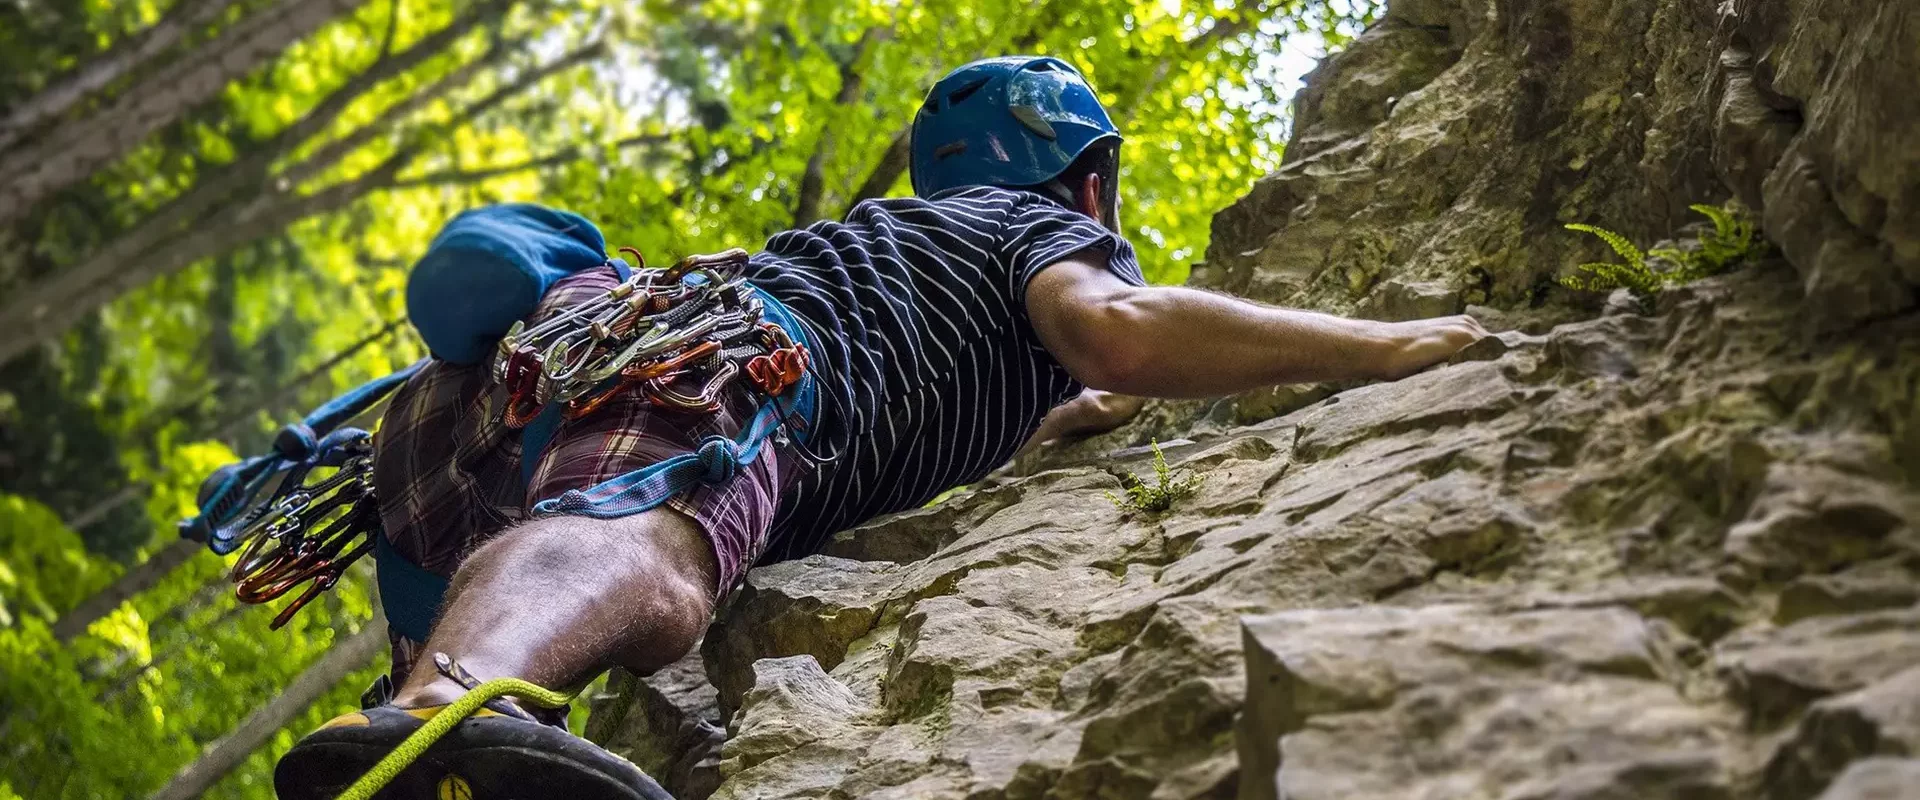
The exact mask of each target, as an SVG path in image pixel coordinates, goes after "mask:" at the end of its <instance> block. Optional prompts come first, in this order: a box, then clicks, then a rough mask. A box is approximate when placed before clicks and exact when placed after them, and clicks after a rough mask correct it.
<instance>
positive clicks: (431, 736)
mask: <svg viewBox="0 0 1920 800" xmlns="http://www.w3.org/2000/svg"><path fill="white" fill-rule="evenodd" d="M506 695H513V696H514V697H518V698H520V699H521V700H525V701H527V702H528V703H531V704H533V705H537V706H540V707H541V708H559V707H561V706H564V705H566V704H567V702H568V701H570V700H572V699H573V695H570V694H567V693H565V692H556V691H554V690H552V689H548V688H546V687H543V686H536V685H534V684H532V683H528V682H527V681H523V680H521V679H519V678H495V679H493V680H490V681H487V682H486V683H482V684H480V685H479V686H475V687H473V689H471V690H469V691H468V692H467V693H466V695H465V696H463V697H461V698H460V699H458V700H455V701H453V703H451V704H449V705H448V706H447V707H446V708H443V709H440V713H438V714H435V715H433V718H432V719H429V720H427V724H425V725H422V726H420V730H417V731H414V732H413V733H412V734H411V735H409V736H408V737H407V738H406V739H404V740H402V741H401V742H400V745H399V746H398V747H395V748H393V752H391V753H388V754H387V757H386V758H382V759H380V763H378V764H374V765H373V769H371V770H368V771H367V774H365V775H362V776H360V780H357V781H354V782H353V785H352V786H349V787H347V790H346V791H345V792H343V793H341V795H340V797H339V798H338V800H370V798H372V797H373V793H374V792H378V791H380V790H381V789H384V788H386V786H387V784H389V783H392V782H393V779H394V778H395V777H397V776H399V774H400V771H401V770H404V769H406V768H407V767H408V766H411V765H412V764H413V762H415V761H417V760H419V759H420V754H421V753H425V752H426V751H427V748H428V747H432V746H433V743H434V742H437V741H440V737H442V736H445V735H447V731H450V730H453V726H455V725H458V724H460V721H461V720H464V719H466V718H467V717H468V716H469V715H471V714H472V713H473V712H475V711H478V710H480V707H481V706H483V705H486V703H487V701H489V700H492V699H494V698H496V697H504V696H506Z"/></svg>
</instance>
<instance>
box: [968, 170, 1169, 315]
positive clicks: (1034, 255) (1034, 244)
mask: <svg viewBox="0 0 1920 800" xmlns="http://www.w3.org/2000/svg"><path fill="white" fill-rule="evenodd" d="M1084 250H1101V251H1104V252H1105V253H1106V256H1107V261H1106V267H1107V271H1108V272H1111V273H1113V275H1114V277H1116V278H1119V279H1120V280H1122V281H1125V282H1127V283H1129V284H1132V285H1134V286H1145V285H1147V279H1146V277H1145V276H1144V275H1142V274H1141V273H1140V262H1139V261H1138V260H1137V259H1136V258H1135V257H1134V254H1133V245H1131V244H1129V243H1128V242H1127V240H1126V239H1123V238H1121V237H1120V236H1119V235H1118V234H1115V233H1114V232H1113V231H1110V230H1107V229H1106V228H1105V227H1103V226H1101V225H1100V223H1098V222H1095V221H1093V220H1092V219H1091V218H1089V217H1088V216H1086V215H1085V214H1080V213H1077V212H1073V211H1069V210H1067V209H1065V208H1062V207H1061V206H1059V205H1057V204H1055V203H1052V202H1050V201H1048V200H1047V199H1046V198H1044V197H1041V196H1040V195H1037V194H1031V193H1025V192H1023V193H1021V195H1020V200H1019V201H1018V202H1016V203H1015V204H1014V206H1013V208H1012V209H1010V210H1009V211H1008V212H1007V222H1006V227H1005V229H1004V230H1003V232H1002V234H1001V239H1000V254H1001V259H1002V261H1003V262H1004V263H1005V264H1006V266H1007V281H1008V285H1007V292H1008V296H1009V297H1012V298H1014V299H1015V300H1020V301H1024V300H1025V299H1026V296H1027V284H1028V283H1030V282H1032V281H1033V278H1034V276H1035V275H1039V274H1040V271H1041V270H1044V269H1046V268H1047V267H1051V266H1053V265H1054V264H1056V263H1059V262H1060V260H1061V259H1064V258H1066V257H1068V256H1071V255H1074V254H1076V253H1079V252H1081V251H1084Z"/></svg>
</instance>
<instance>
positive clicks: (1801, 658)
mask: <svg viewBox="0 0 1920 800" xmlns="http://www.w3.org/2000/svg"><path fill="white" fill-rule="evenodd" d="M1718 650H1719V654H1718V659H1719V664H1720V669H1721V671H1722V672H1724V673H1725V674H1726V677H1727V680H1728V683H1729V688H1730V690H1731V692H1732V695H1733V697H1734V699H1735V700H1736V701H1737V702H1739V704H1740V705H1741V706H1742V708H1744V709H1745V711H1746V712H1747V715H1748V717H1749V718H1750V719H1751V720H1752V722H1753V723H1754V724H1755V725H1756V726H1758V727H1761V728H1770V727H1773V726H1775V725H1778V724H1779V723H1780V722H1782V721H1784V720H1786V719H1788V718H1789V717H1790V716H1791V715H1793V714H1795V713H1798V712H1799V711H1800V710H1801V709H1803V708H1804V707H1805V706H1806V705H1807V704H1809V703H1811V702H1813V701H1815V700H1818V699H1820V698H1823V697H1827V696H1830V695H1835V694H1840V693H1843V692H1850V691H1853V690H1855V689H1859V688H1861V687H1863V686H1867V685H1868V684H1871V683H1873V682H1875V681H1878V680H1880V679H1882V678H1886V677H1888V676H1891V675H1893V674H1894V673H1896V672H1899V671H1900V670H1902V669H1905V668H1906V667H1908V666H1911V665H1913V664H1916V663H1920V608H1908V609H1902V610H1899V611H1879V612H1873V613H1869V614H1853V615H1847V616H1833V617H1815V618H1813V619H1808V620H1804V621H1802V622H1798V623H1795V624H1793V625H1789V626H1787V627H1785V628H1780V629H1777V630H1764V629H1760V630H1753V631H1748V632H1742V633H1741V634H1739V635H1736V636H1733V637H1729V638H1728V639H1727V640H1726V641H1724V642H1722V643H1721V645H1720V646H1719V648H1718Z"/></svg>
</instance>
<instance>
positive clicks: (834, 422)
mask: <svg viewBox="0 0 1920 800" xmlns="http://www.w3.org/2000/svg"><path fill="white" fill-rule="evenodd" d="M1083 250H1092V251H1096V252H1103V253H1104V254H1105V256H1106V264H1107V269H1109V270H1110V271H1112V272H1113V274H1114V275H1116V276H1118V277H1119V278H1120V279H1121V280H1124V281H1126V282H1128V283H1132V284H1136V285H1144V284H1145V283H1146V281H1145V280H1144V279H1143V278H1142V277H1141V274H1140V266H1139V264H1138V262H1136V261H1135V259H1134V254H1133V247H1132V246H1131V245H1129V244H1128V243H1127V242H1126V240H1125V239H1122V238H1121V237H1119V236H1116V235H1114V234H1113V233H1112V232H1110V231H1108V230H1107V229H1106V228H1103V227H1101V226H1100V225H1099V224H1098V223H1096V222H1094V221H1093V220H1092V219H1089V218H1088V217H1086V216H1084V215H1082V214H1077V213H1074V212H1072V211H1069V210H1067V209H1065V208H1063V207H1061V206H1060V205H1058V204H1056V203H1053V202H1052V201H1050V200H1048V199H1046V198H1044V197H1042V196H1040V195H1037V194H1033V193H1030V192H1020V191H1009V190H1006V189H998V188H993V187H987V186H975V187H968V188H963V189H954V190H950V191H948V192H944V193H941V194H937V195H934V196H933V197H932V198H930V199H926V200H922V199H918V198H903V199H889V200H873V201H867V202H863V203H860V204H859V205H856V206H854V208H853V210H852V211H851V212H850V213H849V214H848V215H847V219H846V221H844V222H817V223H814V224H813V225H811V226H809V227H808V228H806V229H805V230H794V231H787V232H785V233H781V234H779V235H777V236H774V237H773V238H772V239H769V240H768V241H767V247H766V250H765V251H763V252H760V253H757V254H755V255H754V257H753V260H752V265H751V266H750V267H749V268H748V271H747V277H748V279H749V280H751V281H752V282H753V283H754V284H756V285H758V286H760V287H761V288H763V289H766V290H767V291H769V292H771V293H772V294H773V295H774V296H775V297H777V298H779V299H780V300H781V301H782V302H784V303H785V304H786V305H787V306H788V307H789V308H790V309H792V310H793V312H794V313H795V314H796V315H798V316H799V317H800V318H801V321H802V324H803V325H805V326H807V328H808V331H807V334H808V336H809V337H810V338H811V339H812V344H813V360H814V364H815V365H816V371H817V372H818V374H819V377H820V379H821V381H822V388H823V389H824V390H825V391H826V392H827V393H828V394H830V395H831V397H830V398H826V399H823V401H822V403H821V409H820V413H821V418H820V424H819V426H818V428H817V429H816V431H815V433H814V435H813V436H812V437H811V446H812V447H814V448H816V449H818V450H822V451H825V452H830V453H835V454H837V456H838V457H837V458H835V459H834V460H832V461H830V462H828V463H826V464H824V465H821V466H819V467H816V468H814V469H813V470H811V471H809V472H807V473H806V474H804V475H803V476H802V477H801V478H800V479H799V480H798V481H797V482H796V484H795V485H794V486H793V487H792V488H790V489H789V490H788V492H787V494H786V496H785V497H783V498H781V510H780V516H779V518H778V519H777V520H776V521H775V523H774V531H773V538H774V543H773V545H772V548H771V550H770V552H769V553H768V554H767V558H768V559H769V560H774V559H781V558H796V557H799V556H802V555H806V554H808V553H811V552H813V551H814V550H816V549H818V548H819V546H820V545H821V544H823V543H824V542H825V541H826V539H827V538H828V537H829V536H831V535H832V534H833V533H834V532H835V531H838V530H841V529H843V528H846V527H848V526H850V525H854V524H857V523H859V522H861V521H864V520H866V519H869V518H871V517H874V516H877V515H880V514H885V513H888V512H891V511H899V510H901V509H907V508H913V507H915V506H918V505H921V504H924V503H926V502H927V501H928V500H930V499H932V498H933V497H934V496H935V495H938V494H939V493H940V492H942V491H945V490H947V489H949V488H952V487H954V486H959V485H962V484H966V483H971V482H973V481H976V480H979V479H980V478H982V477H984V476H985V475H986V474H987V473H988V472H990V471H992V470H993V469H994V468H995V467H997V466H999V465H1001V464H1003V463H1005V462H1006V460H1007V459H1008V458H1011V457H1012V456H1013V453H1014V451H1015V450H1017V449H1019V447H1020V445H1021V443H1023V442H1024V441H1026V439H1027V437H1028V436H1029V435H1031V434H1032V433H1033V431H1034V430H1035V429H1036V428H1038V427H1039V425H1040V420H1041V418H1042V417H1044V416H1046V413H1047V411H1049V410H1051V409H1052V408H1053V407H1054V406H1056V405H1059V404H1060V403H1062V402H1065V401H1067V400H1069V399H1071V398H1073V397H1074V396H1075V395H1076V394H1078V393H1079V392H1080V390H1081V389H1082V388H1083V387H1082V386H1081V385H1080V383H1079V382H1078V381H1075V380H1074V379H1073V377H1072V376H1070V375H1068V374H1067V371H1066V369H1065V368H1063V367H1062V366H1061V365H1060V363H1059V362H1058V361H1056V360H1054V358H1053V356H1052V355H1051V354H1049V353H1048V352H1047V351H1046V349H1045V348H1042V347H1041V346H1040V342H1039V340H1038V339H1037V338H1036V337H1035V335H1034V332H1033V326H1032V324H1031V323H1030V322H1029V321H1028V319H1027V309H1026V303H1025V298H1026V287H1027V282H1028V281H1029V280H1031V279H1032V278H1033V276H1035V275H1036V274H1038V273H1039V272H1040V271H1041V270H1042V269H1045V268H1046V267H1048V266H1050V265H1052V264H1054V263H1056V262H1058V261H1060V260H1061V259H1063V258H1065V257H1067V256H1070V255H1073V254H1075V253H1078V252H1081V251H1083Z"/></svg>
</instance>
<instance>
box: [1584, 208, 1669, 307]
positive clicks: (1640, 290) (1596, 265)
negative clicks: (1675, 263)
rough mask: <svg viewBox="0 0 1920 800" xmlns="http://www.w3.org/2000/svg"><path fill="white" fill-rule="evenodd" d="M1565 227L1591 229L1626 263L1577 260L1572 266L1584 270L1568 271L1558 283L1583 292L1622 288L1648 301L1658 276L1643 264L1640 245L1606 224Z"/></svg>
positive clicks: (1656, 287)
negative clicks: (1580, 273)
mask: <svg viewBox="0 0 1920 800" xmlns="http://www.w3.org/2000/svg"><path fill="white" fill-rule="evenodd" d="M1567 230H1570V231H1580V232H1581V233H1591V234H1593V235H1594V236H1598V237H1600V240H1601V241H1603V242H1606V243H1607V246H1608V247H1611V248H1613V252H1615V253H1618V254H1619V255H1620V257H1621V258H1624V259H1626V262H1627V263H1625V264H1615V263H1612V262H1608V261H1595V262H1590V263H1586V264H1581V265H1580V266H1578V267H1575V269H1578V270H1580V271H1581V272H1584V273H1586V274H1585V275H1568V276H1566V277H1564V278H1561V279H1560V285H1562V286H1565V287H1567V288H1569V289H1577V290H1580V291H1583V292H1610V291H1613V290H1614V289H1622V288H1624V289H1626V290H1627V291H1629V292H1632V293H1633V296H1634V297H1635V298H1637V299H1638V300H1639V301H1640V302H1641V304H1642V305H1651V304H1652V302H1653V297H1654V295H1657V294H1659V293H1660V284H1661V277H1660V274H1659V273H1657V272H1654V271H1653V269H1652V268H1651V267H1648V266H1647V256H1646V254H1645V253H1642V252H1640V248H1638V247H1635V246H1634V245H1633V242H1630V241H1628V240H1627V237H1625V236H1621V235H1620V234H1617V233H1614V232H1613V231H1610V230H1607V229H1606V228H1601V227H1596V226H1593V225H1582V224H1579V223H1575V224H1572V225H1568V226H1567Z"/></svg>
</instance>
